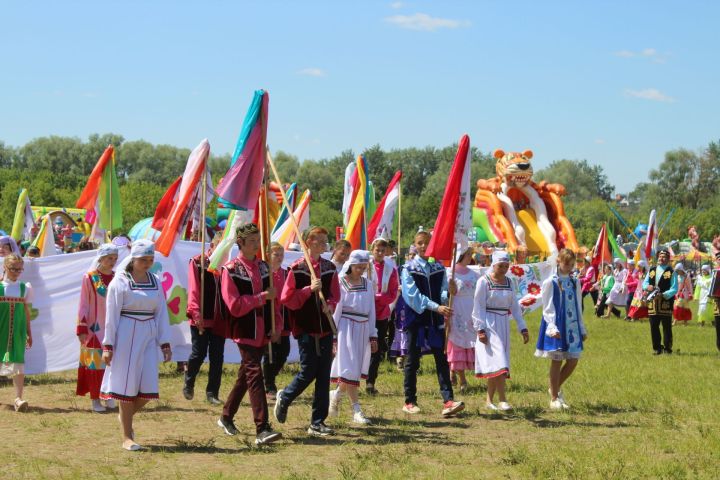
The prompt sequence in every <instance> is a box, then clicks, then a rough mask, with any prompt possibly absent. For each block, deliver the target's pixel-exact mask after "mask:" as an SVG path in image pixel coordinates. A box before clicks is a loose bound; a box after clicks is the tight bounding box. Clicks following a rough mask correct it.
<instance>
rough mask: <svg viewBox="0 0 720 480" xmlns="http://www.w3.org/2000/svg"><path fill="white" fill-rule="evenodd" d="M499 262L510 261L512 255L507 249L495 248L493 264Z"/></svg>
mask: <svg viewBox="0 0 720 480" xmlns="http://www.w3.org/2000/svg"><path fill="white" fill-rule="evenodd" d="M498 263H510V255H509V254H508V253H507V252H506V251H505V250H495V251H494V252H493V254H492V264H491V266H493V267H494V266H495V265H497V264H498Z"/></svg>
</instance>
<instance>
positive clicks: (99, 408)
mask: <svg viewBox="0 0 720 480" xmlns="http://www.w3.org/2000/svg"><path fill="white" fill-rule="evenodd" d="M92 409H93V412H97V413H102V412H104V411H105V410H106V409H105V407H103V404H102V403H100V400H93V401H92Z"/></svg>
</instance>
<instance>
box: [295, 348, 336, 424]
mask: <svg viewBox="0 0 720 480" xmlns="http://www.w3.org/2000/svg"><path fill="white" fill-rule="evenodd" d="M297 340H298V349H299V351H300V372H299V373H298V374H297V375H295V378H293V380H292V382H290V385H288V386H287V387H286V388H285V389H283V391H282V399H283V400H284V401H286V402H287V404H288V406H289V405H290V404H291V403H292V402H293V400H295V399H296V398H297V397H299V396H300V394H301V393H302V392H304V391H305V389H306V388H307V387H308V386H310V384H311V383H312V382H313V381H314V382H315V394H314V396H313V403H312V416H311V417H310V423H311V424H313V425H319V424H320V423H322V422H324V421H325V419H326V418H327V415H328V407H329V406H330V367H331V366H332V361H333V355H332V343H333V337H332V335H326V336H324V337H322V338H320V339H319V346H320V351H319V352H318V351H317V349H316V344H315V337H313V336H311V335H307V334H304V335H301V336H300V337H299V338H298V339H297ZM318 353H319V354H318Z"/></svg>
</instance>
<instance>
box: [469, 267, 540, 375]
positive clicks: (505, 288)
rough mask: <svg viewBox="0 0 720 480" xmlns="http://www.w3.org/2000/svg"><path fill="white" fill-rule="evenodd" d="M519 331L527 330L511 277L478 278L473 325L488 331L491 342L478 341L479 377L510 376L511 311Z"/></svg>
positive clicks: (477, 363)
mask: <svg viewBox="0 0 720 480" xmlns="http://www.w3.org/2000/svg"><path fill="white" fill-rule="evenodd" d="M511 313H512V316H513V318H515V323H516V324H517V328H518V331H520V332H522V331H523V330H527V327H526V325H525V320H524V319H523V315H522V309H521V307H520V304H519V303H518V300H517V297H516V295H515V289H514V287H513V285H512V283H511V281H510V278H507V277H506V278H505V282H504V283H495V282H494V281H493V280H492V279H491V278H490V275H489V274H485V275H483V276H482V277H481V278H480V281H478V284H477V287H476V289H475V299H474V306H473V313H472V318H473V326H474V328H475V331H476V332H479V331H481V330H484V331H485V335H486V336H487V340H488V342H487V344H484V343H482V342H481V341H480V340H476V342H475V376H476V377H478V378H494V377H499V376H501V375H507V378H510V314H511Z"/></svg>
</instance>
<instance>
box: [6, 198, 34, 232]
mask: <svg viewBox="0 0 720 480" xmlns="http://www.w3.org/2000/svg"><path fill="white" fill-rule="evenodd" d="M34 224H35V218H34V217H33V213H32V207H31V206H30V198H29V197H28V191H27V189H26V188H23V189H22V190H20V195H18V201H17V205H16V206H15V218H14V219H13V227H12V232H11V234H10V235H11V236H12V237H13V238H14V239H15V241H16V242H17V243H20V242H21V241H22V240H27V239H29V238H30V230H31V229H32V227H33V225H34Z"/></svg>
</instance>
